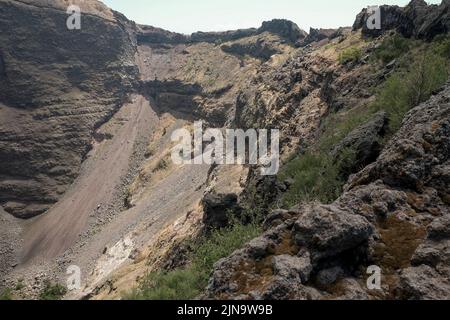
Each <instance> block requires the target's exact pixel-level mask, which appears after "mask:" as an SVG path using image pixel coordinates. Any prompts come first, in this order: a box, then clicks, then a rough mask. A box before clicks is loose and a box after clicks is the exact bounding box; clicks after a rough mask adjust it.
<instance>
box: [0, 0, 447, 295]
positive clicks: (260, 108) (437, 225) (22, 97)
mask: <svg viewBox="0 0 450 320" xmlns="http://www.w3.org/2000/svg"><path fill="white" fill-rule="evenodd" d="M68 3H69V2H68V1H38V0H22V1H10V0H0V26H1V28H2V30H3V28H5V29H8V30H14V32H11V33H2V34H1V35H0V89H1V90H0V160H1V161H0V205H1V206H2V207H3V208H4V210H5V211H3V209H2V208H0V232H1V234H2V236H1V237H0V249H1V250H0V268H1V269H0V276H1V279H0V289H3V288H6V287H15V286H16V284H17V281H18V280H19V279H21V280H22V279H23V282H24V288H23V289H21V290H19V292H17V296H18V297H22V298H36V297H38V296H39V292H40V290H42V287H43V284H44V283H45V281H46V280H51V281H53V282H59V283H65V280H66V268H67V267H68V266H69V265H73V264H75V265H78V266H80V267H81V269H82V273H83V279H82V282H83V288H81V290H75V291H74V292H71V293H69V295H68V297H69V298H92V299H101V298H120V297H123V294H124V292H126V291H129V290H131V289H132V288H133V287H135V286H136V285H138V284H139V283H140V281H142V279H144V278H145V276H146V275H147V274H148V273H149V272H151V271H171V270H173V269H175V268H180V267H181V268H184V267H185V266H186V265H188V264H189V262H190V261H189V252H188V251H189V250H190V248H188V246H187V245H186V244H187V243H190V242H189V241H187V240H190V239H192V238H194V239H197V240H198V241H202V240H205V239H207V237H208V232H210V231H211V229H213V227H223V226H224V225H227V222H228V217H227V216H226V215H227V213H228V212H229V211H230V210H229V209H232V211H233V212H239V213H240V212H241V211H242V210H244V208H246V207H248V206H250V207H252V208H254V209H258V210H260V211H262V212H263V214H264V215H265V223H264V228H265V234H264V235H263V236H261V237H260V238H257V239H255V240H253V241H252V242H251V243H249V244H248V245H246V246H245V247H244V248H243V249H241V250H238V251H237V252H235V253H234V254H232V255H231V256H230V257H228V258H225V259H223V260H221V261H220V262H218V263H217V265H216V267H215V270H214V274H213V276H212V279H211V281H210V285H209V287H208V288H207V291H206V293H205V295H204V297H205V298H213V299H215V298H256V299H258V298H276V299H287V298H317V299H322V298H324V299H332V298H356V299H359V298H363V299H366V298H435V297H448V293H449V292H450V290H449V288H448V286H449V284H448V283H447V282H446V281H447V280H446V279H448V262H449V261H448V260H449V258H448V254H447V253H448V252H447V251H448V243H447V242H448V241H447V238H448V228H449V226H448V221H447V220H448V219H447V216H448V193H449V192H448V185H449V183H448V182H449V181H448V166H449V164H448V149H449V146H448V143H449V141H448V132H447V131H448V130H447V129H448V126H449V123H448V119H449V108H448V107H449V105H448V101H449V89H448V88H446V89H445V90H444V91H442V92H441V93H440V94H439V95H437V96H435V97H433V98H432V100H430V101H429V102H427V103H425V104H422V105H421V106H419V107H417V108H416V109H414V110H413V111H411V112H410V113H409V114H408V116H407V117H406V118H405V120H404V123H403V126H402V129H401V131H400V132H399V133H398V134H397V135H396V136H395V137H394V138H392V139H391V141H390V142H389V143H388V144H387V146H385V143H386V141H384V140H383V139H384V138H385V136H386V135H387V132H388V131H389V128H390V127H389V120H390V119H389V115H388V114H387V113H386V112H377V113H374V114H371V116H370V118H369V119H366V120H367V121H365V122H364V123H363V124H362V125H360V126H358V127H357V128H356V129H355V130H353V131H352V132H351V133H350V134H348V135H346V136H345V137H342V138H343V139H338V140H339V141H338V143H333V145H332V146H330V148H329V150H328V151H329V152H330V154H332V157H333V158H335V159H339V158H340V157H341V156H342V154H343V153H345V150H347V149H349V148H353V149H355V151H356V154H357V158H356V161H354V162H352V163H349V164H348V166H346V167H343V168H342V171H343V172H342V175H344V176H345V179H347V177H348V175H349V174H355V175H354V176H352V177H351V178H350V180H349V181H348V183H347V185H346V187H345V192H344V194H343V195H342V196H341V197H339V199H338V200H336V201H335V202H334V203H332V204H328V205H325V204H320V203H316V202H314V203H301V204H298V205H297V206H296V207H294V208H293V209H291V210H276V211H275V212H272V210H271V209H270V208H276V207H279V206H281V205H283V204H282V201H281V199H282V196H283V193H285V192H287V190H288V189H289V188H290V186H291V185H292V183H293V181H290V180H289V179H287V180H286V181H277V178H276V177H260V176H258V174H257V173H256V172H257V171H256V170H254V169H255V168H253V167H248V166H209V165H202V166H178V165H175V164H173V163H172V162H171V161H170V151H171V148H172V147H173V143H172V142H171V139H170V136H171V134H172V132H173V131H174V130H176V129H178V128H189V127H190V126H191V125H192V122H193V121H194V120H203V121H204V124H205V126H207V127H215V128H244V129H245V128H277V129H280V130H281V147H282V150H281V151H282V160H283V162H287V161H289V160H290V159H291V158H292V156H293V155H303V152H304V151H305V150H307V149H308V148H311V147H312V146H314V145H315V144H316V143H317V141H318V139H319V138H320V137H321V136H322V135H323V134H324V132H325V131H327V130H328V129H329V128H328V127H327V126H331V127H332V126H337V127H338V126H339V124H340V123H339V119H340V118H339V117H342V119H345V117H346V116H348V114H357V113H361V114H364V113H365V112H366V109H367V108H368V105H370V103H371V102H372V101H373V100H374V99H375V91H376V90H375V89H376V88H379V87H380V85H382V84H383V83H384V82H385V81H386V79H388V78H389V76H390V75H391V74H392V73H393V72H394V71H395V69H396V68H397V65H398V64H399V62H398V61H396V60H395V59H394V61H388V62H389V63H383V64H374V63H372V62H371V61H370V59H371V57H372V56H373V55H374V53H375V52H376V50H377V49H378V48H380V46H382V44H383V40H384V37H385V36H386V33H387V32H388V31H391V30H394V29H396V30H397V31H399V32H400V33H402V30H410V31H411V30H413V31H411V32H410V33H409V34H406V33H405V35H406V36H410V37H413V38H425V39H431V38H432V37H433V36H434V35H436V34H442V33H446V32H448V28H447V23H448V17H447V13H448V9H447V8H448V1H444V2H443V4H442V5H440V6H426V7H425V6H424V5H423V2H421V1H413V2H412V3H411V4H410V5H409V6H408V7H406V8H397V7H383V10H385V11H386V12H388V13H389V12H393V13H392V14H391V15H389V14H388V15H387V16H388V17H391V18H392V19H391V18H389V19H391V20H392V21H391V22H390V23H388V24H387V25H386V27H384V29H382V30H381V31H380V33H377V34H375V35H376V36H378V35H380V34H381V37H380V38H372V37H369V38H367V39H366V38H365V37H366V36H373V35H374V34H371V33H370V32H367V30H366V29H365V28H364V25H365V21H366V19H367V18H368V16H367V12H366V11H363V12H362V13H361V14H360V15H359V16H358V17H357V20H356V22H355V25H354V29H355V30H353V31H352V30H351V28H341V29H338V30H326V29H311V30H310V33H309V34H307V33H306V32H304V31H302V30H300V29H299V28H298V27H297V26H296V25H295V24H294V23H292V22H290V21H286V20H273V21H268V22H265V23H263V25H262V26H261V27H260V28H254V29H246V30H237V31H228V32H198V33H194V34H192V35H190V36H187V35H181V34H177V33H172V32H169V31H165V30H162V29H158V28H155V27H151V26H144V25H135V24H134V23H133V22H130V21H128V20H127V19H126V18H125V17H124V16H122V15H121V14H120V13H117V12H114V11H112V10H110V9H108V8H106V7H105V6H104V5H103V4H101V3H100V2H98V1H93V0H92V1H73V2H70V3H76V4H79V5H80V6H81V7H82V12H84V13H85V14H83V15H82V29H81V30H67V28H66V19H67V16H68V15H67V13H66V12H65V9H66V7H67V5H68ZM411 23H413V24H414V27H412V26H411ZM427 26H428V27H427ZM361 29H362V30H361ZM31 35H32V36H31ZM18 40H20V41H18ZM43 44H45V45H43ZM346 52H357V57H356V58H355V57H353V58H352V59H349V60H348V61H345V62H344V61H343V60H342V59H341V58H342V55H343V54H344V53H346ZM336 115H337V116H336ZM334 117H336V119H337V120H334V122H331V124H330V122H328V121H329V120H330V119H335V118H334ZM338 133H339V132H338ZM336 135H338V134H336ZM383 147H385V148H384V150H383ZM380 154H381V155H380ZM364 167H365V168H364ZM363 168H364V169H363ZM361 169H363V170H362V171H361ZM322 174H324V173H322ZM334 199H336V198H334ZM334 199H333V200H334ZM27 218H32V219H29V220H24V219H27ZM205 237H206V238H205ZM371 264H376V265H379V266H380V267H382V269H383V284H384V286H383V290H382V291H376V292H373V291H367V290H366V289H365V288H366V287H365V283H364V281H365V279H366V274H365V272H366V270H365V268H367V267H368V266H369V265H371ZM202 289H203V288H202Z"/></svg>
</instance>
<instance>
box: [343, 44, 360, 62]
mask: <svg viewBox="0 0 450 320" xmlns="http://www.w3.org/2000/svg"><path fill="white" fill-rule="evenodd" d="M361 57H362V51H361V49H360V48H357V47H350V48H348V49H345V50H344V51H342V52H341V53H340V54H339V63H340V64H347V63H349V62H353V61H359V60H360V59H361Z"/></svg>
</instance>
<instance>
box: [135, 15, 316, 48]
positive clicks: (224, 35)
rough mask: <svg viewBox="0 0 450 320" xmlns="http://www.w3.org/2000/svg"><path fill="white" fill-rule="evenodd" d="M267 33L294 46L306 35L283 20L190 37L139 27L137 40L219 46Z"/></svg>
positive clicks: (193, 34) (197, 33)
mask: <svg viewBox="0 0 450 320" xmlns="http://www.w3.org/2000/svg"><path fill="white" fill-rule="evenodd" d="M264 32H269V33H271V34H274V35H277V36H279V37H281V38H283V39H285V40H286V41H288V42H290V43H292V44H295V43H297V42H299V41H301V40H303V39H304V38H305V37H306V36H307V35H308V34H307V33H306V32H305V31H303V30H301V29H300V28H299V27H298V26H297V25H296V24H295V23H294V22H292V21H289V20H284V19H274V20H271V21H264V22H263V24H262V25H261V27H260V28H258V29H256V28H249V29H239V30H231V31H222V32H201V31H199V32H194V33H192V34H191V35H183V34H180V33H176V32H170V31H166V30H163V29H160V28H155V27H152V26H144V25H141V26H139V31H138V35H137V39H138V41H139V43H147V44H188V43H190V44H193V43H202V42H204V43H213V44H221V43H224V42H229V41H236V40H240V39H243V38H248V37H252V36H257V35H259V34H261V33H264Z"/></svg>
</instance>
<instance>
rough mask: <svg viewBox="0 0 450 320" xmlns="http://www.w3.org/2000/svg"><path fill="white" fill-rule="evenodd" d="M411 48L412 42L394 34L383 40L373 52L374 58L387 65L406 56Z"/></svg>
mask: <svg viewBox="0 0 450 320" xmlns="http://www.w3.org/2000/svg"><path fill="white" fill-rule="evenodd" d="M411 46H412V40H409V39H406V38H404V37H403V36H401V35H399V34H395V35H393V36H390V37H387V38H385V39H384V40H383V42H382V43H381V45H380V46H379V47H378V48H377V49H376V50H375V57H376V59H378V60H381V61H382V62H383V63H388V62H391V61H392V60H394V59H397V58H399V57H401V56H403V55H405V54H407V53H408V52H409V51H410V49H411Z"/></svg>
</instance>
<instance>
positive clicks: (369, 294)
mask: <svg viewBox="0 0 450 320" xmlns="http://www.w3.org/2000/svg"><path fill="white" fill-rule="evenodd" d="M449 121H450V84H448V85H447V86H446V88H445V89H444V90H443V91H442V92H441V93H439V94H438V95H436V96H434V97H432V98H431V99H430V101H428V102H426V103H424V104H422V105H420V106H418V107H416V108H414V109H413V110H411V111H410V112H409V113H408V114H407V116H406V118H405V120H404V122H403V125H402V128H401V129H400V131H399V132H398V133H397V134H396V136H394V137H393V139H392V140H391V141H390V143H388V145H387V147H386V148H385V149H384V151H383V152H382V154H381V155H380V157H379V158H378V160H377V161H375V162H374V163H373V164H371V165H369V166H368V167H366V168H365V169H364V170H362V171H361V172H359V173H358V174H356V175H354V176H352V177H351V178H350V180H349V182H348V184H347V186H346V188H345V189H346V191H345V193H344V194H343V195H342V196H341V197H340V198H339V199H338V200H337V201H336V202H334V203H333V204H331V205H321V204H317V203H313V204H305V205H301V206H300V207H299V208H297V209H293V210H291V211H283V210H278V211H275V212H273V213H272V214H270V215H269V216H268V217H267V218H266V221H265V228H266V230H267V231H266V233H265V234H264V235H263V236H261V237H260V238H257V239H254V240H253V241H252V242H250V243H249V244H248V245H246V246H245V247H244V248H243V249H241V250H239V251H237V252H235V253H234V254H233V255H231V256H230V257H228V258H225V259H222V260H220V261H219V262H218V263H217V264H216V266H215V271H214V275H213V277H212V279H211V281H210V284H209V287H208V290H207V296H208V297H209V298H227V299H229V298H238V299H249V298H250V299H380V298H384V299H392V298H395V299H399V298H400V299H448V298H450V282H449V278H450V269H449V263H450V251H449V248H450V247H449V239H450V234H449V231H448V230H449V217H450V208H449V194H450V190H449V187H448V186H449V185H450V183H449V182H450V180H449V172H450V170H449V155H450V154H449V151H450V139H449V137H450V132H449V128H450V122H449ZM370 266H377V267H378V268H380V270H381V275H382V278H381V287H380V288H378V289H375V290H373V288H370V289H369V287H368V286H367V284H366V279H367V278H368V276H369V275H368V274H367V270H369V269H368V267H370Z"/></svg>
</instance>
